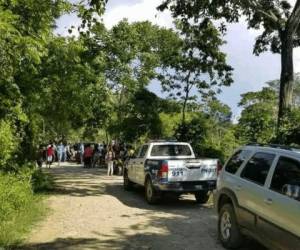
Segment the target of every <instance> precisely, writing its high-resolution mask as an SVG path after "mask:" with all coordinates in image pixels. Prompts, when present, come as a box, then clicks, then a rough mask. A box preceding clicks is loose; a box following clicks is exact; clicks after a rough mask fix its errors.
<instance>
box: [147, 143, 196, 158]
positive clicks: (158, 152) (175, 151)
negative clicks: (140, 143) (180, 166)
mask: <svg viewBox="0 0 300 250" xmlns="http://www.w3.org/2000/svg"><path fill="white" fill-rule="evenodd" d="M191 155H192V152H191V149H190V147H189V146H187V145H174V144H170V145H168V144H165V145H154V146H153V147H152V150H151V156H191Z"/></svg>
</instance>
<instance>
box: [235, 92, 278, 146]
mask: <svg viewBox="0 0 300 250" xmlns="http://www.w3.org/2000/svg"><path fill="white" fill-rule="evenodd" d="M276 104H277V101H276V92H275V91H274V90H273V89H271V88H267V87H266V88H263V90H262V91H258V92H248V93H245V94H243V95H242V100H241V101H240V103H239V106H240V107H242V108H243V111H242V114H241V118H240V119H239V124H238V129H237V133H238V135H239V138H240V139H241V141H244V142H246V143H247V142H258V143H269V142H271V141H272V140H273V139H274V138H275V135H276V133H275V132H276V114H277V105H276Z"/></svg>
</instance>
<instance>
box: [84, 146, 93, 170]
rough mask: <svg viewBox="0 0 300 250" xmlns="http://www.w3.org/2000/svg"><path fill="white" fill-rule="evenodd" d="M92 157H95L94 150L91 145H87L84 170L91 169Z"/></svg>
mask: <svg viewBox="0 0 300 250" xmlns="http://www.w3.org/2000/svg"><path fill="white" fill-rule="evenodd" d="M92 157H93V149H92V147H91V145H90V144H89V145H87V146H86V148H85V150H84V154H83V158H84V166H83V167H84V168H90V167H91V164H92Z"/></svg>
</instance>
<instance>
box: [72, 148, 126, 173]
mask: <svg viewBox="0 0 300 250" xmlns="http://www.w3.org/2000/svg"><path fill="white" fill-rule="evenodd" d="M129 148H130V147H128V146H126V145H125V144H117V143H111V144H109V145H106V144H104V143H103V144H95V143H94V144H90V143H88V144H83V143H80V144H79V145H78V153H79V158H80V162H81V163H82V164H83V166H84V168H95V167H107V175H113V174H114V173H116V174H122V172H123V164H124V162H125V161H126V159H127V158H128V155H129V154H128V149H129Z"/></svg>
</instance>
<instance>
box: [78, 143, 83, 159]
mask: <svg viewBox="0 0 300 250" xmlns="http://www.w3.org/2000/svg"><path fill="white" fill-rule="evenodd" d="M78 153H79V155H80V163H81V164H83V154H84V144H83V143H82V142H80V143H79V146H78Z"/></svg>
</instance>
